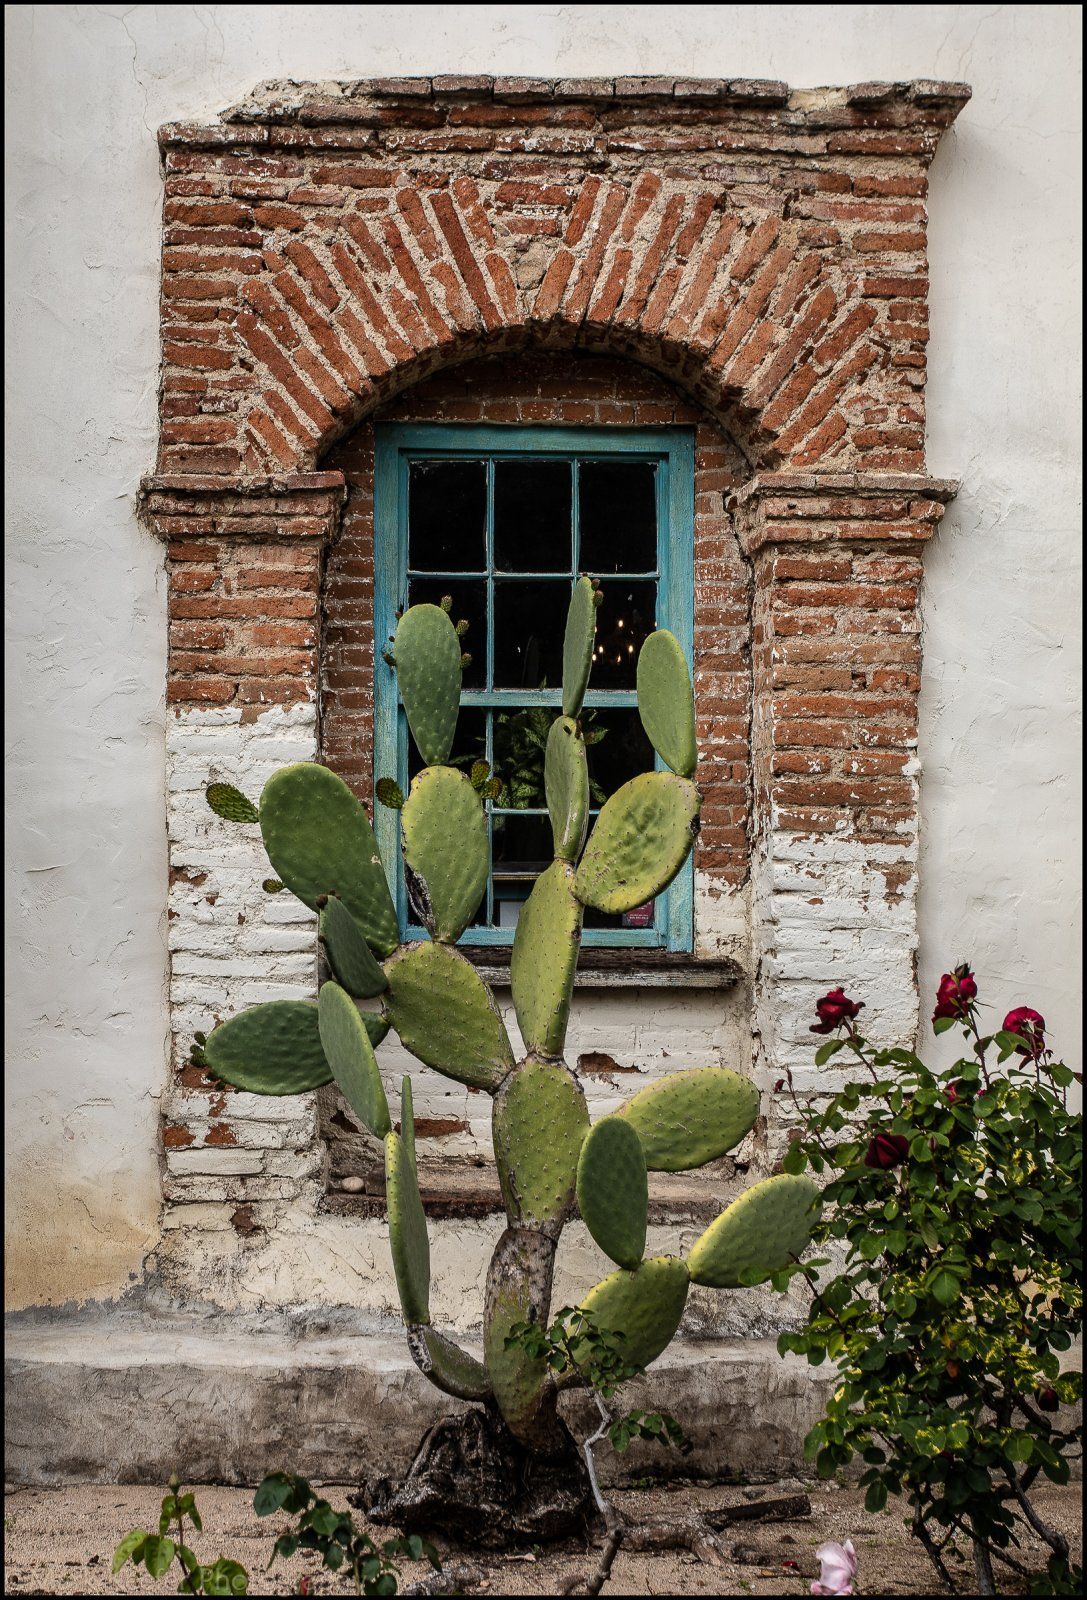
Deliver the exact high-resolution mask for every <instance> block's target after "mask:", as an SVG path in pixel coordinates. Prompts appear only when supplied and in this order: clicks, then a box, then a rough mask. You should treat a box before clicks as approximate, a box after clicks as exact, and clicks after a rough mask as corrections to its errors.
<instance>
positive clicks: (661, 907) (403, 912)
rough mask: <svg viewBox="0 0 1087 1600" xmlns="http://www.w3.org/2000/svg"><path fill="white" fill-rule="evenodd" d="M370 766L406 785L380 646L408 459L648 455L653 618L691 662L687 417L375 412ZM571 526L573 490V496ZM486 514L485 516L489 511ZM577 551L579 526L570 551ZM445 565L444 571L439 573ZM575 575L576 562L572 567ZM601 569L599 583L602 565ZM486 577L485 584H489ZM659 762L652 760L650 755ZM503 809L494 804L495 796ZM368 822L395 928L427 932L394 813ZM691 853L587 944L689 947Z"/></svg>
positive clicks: (520, 693)
mask: <svg viewBox="0 0 1087 1600" xmlns="http://www.w3.org/2000/svg"><path fill="white" fill-rule="evenodd" d="M374 435H375V440H374V442H375V454H374V637H375V650H374V777H375V781H376V780H377V779H378V778H382V777H391V776H393V775H394V774H395V776H396V779H397V781H398V782H399V783H400V785H401V787H402V788H405V789H406V787H407V771H408V731H407V719H406V718H405V716H404V713H403V709H402V708H401V706H400V703H399V696H398V693H397V686H396V674H395V672H394V671H393V669H392V668H391V667H390V666H389V665H388V663H387V662H386V661H385V660H384V658H383V651H384V650H385V649H386V648H387V647H388V639H389V637H390V635H392V634H394V633H395V632H396V613H397V611H399V610H402V609H403V608H404V606H406V604H407V587H408V568H407V556H408V550H407V516H408V471H409V464H410V462H411V461H412V460H413V459H418V458H419V457H425V458H429V459H434V458H445V459H454V460H455V459H457V458H463V457H467V458H472V457H479V456H486V457H488V458H494V457H496V456H503V457H508V456H534V457H540V456H550V457H560V458H561V457H564V456H565V457H567V458H573V457H579V458H584V457H587V458H590V459H600V458H601V457H609V458H615V457H623V456H627V457H629V458H632V459H636V460H638V461H640V462H644V461H647V460H650V461H654V462H655V463H656V465H657V473H656V493H657V626H658V627H660V628H668V629H670V630H671V632H672V633H674V634H675V636H676V638H677V639H678V640H679V642H680V644H681V645H682V646H683V649H684V652H685V654H686V656H687V662H688V665H690V664H691V662H692V660H693V651H694V432H693V430H692V429H688V428H589V427H562V428H552V427H514V426H505V427H500V426H492V427H478V426H472V425H470V424H460V423H443V424H413V423H385V424H378V425H377V426H376V427H375V430H374ZM493 476H494V474H493V468H489V469H488V480H489V486H490V488H489V494H488V501H489V503H491V504H493ZM574 505H575V509H574V518H575V529H576V518H577V509H576V496H575V501H574ZM489 520H490V516H489V518H488V521H489ZM576 558H577V546H576V534H575V547H574V562H575V563H576ZM445 576H450V577H451V576H453V574H445ZM572 576H573V574H572ZM591 576H599V577H600V578H601V581H602V582H603V583H605V584H606V583H607V580H608V576H609V574H607V573H601V574H591ZM492 592H493V586H491V585H488V593H489V594H490V593H492ZM561 698H562V697H561V691H560V690H559V689H554V690H550V689H547V690H537V691H532V692H526V691H524V690H508V691H501V690H495V691H491V692H485V691H482V690H477V691H469V690H466V691H465V693H464V695H463V697H462V702H461V703H462V705H464V706H473V705H474V706H485V707H486V706H489V707H492V708H493V707H495V706H498V707H501V706H518V707H520V706H526V705H554V706H555V707H556V709H557V708H558V705H559V703H560V701H561ZM586 704H587V705H597V706H601V707H608V706H630V705H632V704H634V697H633V692H632V691H625V690H624V691H618V690H598V691H596V692H593V690H592V688H591V684H590V691H589V694H588V695H587V697H586ZM661 765H662V763H661V762H660V761H659V760H658V761H657V766H658V767H660V766H661ZM499 809H501V808H499ZM374 823H375V829H376V833H377V838H378V843H379V845H380V847H381V856H382V860H383V861H384V862H385V870H386V873H387V874H388V877H389V885H390V888H391V890H392V893H393V897H394V899H395V901H396V905H397V912H398V915H399V918H400V928H401V934H402V936H403V937H404V938H405V939H408V940H413V939H421V938H424V937H425V936H426V935H425V930H424V929H423V928H422V927H418V926H416V925H414V924H413V923H412V922H411V921H410V920H409V915H408V901H407V889H406V885H405V882H404V873H403V870H402V864H401V855H400V838H399V818H398V815H397V813H396V812H395V811H392V810H390V809H389V808H388V807H387V806H382V805H380V804H379V803H378V802H377V799H376V795H375V798H374ZM693 881H694V868H693V862H692V861H688V862H687V864H686V865H685V867H684V868H683V870H682V871H681V872H680V873H679V875H678V876H677V877H676V878H675V879H674V880H673V882H672V884H671V885H670V886H669V888H668V889H667V890H666V891H665V893H664V894H662V895H659V896H658V897H657V901H656V904H655V907H654V912H655V915H654V924H653V926H652V927H650V928H595V929H594V928H586V929H585V931H584V934H583V937H582V943H583V945H585V946H586V947H590V946H592V947H603V948H608V947H616V946H618V947H621V948H630V947H638V946H643V947H646V948H649V949H656V950H672V951H690V950H691V949H692V948H693V942H694V912H693ZM461 942H462V943H464V944H467V945H473V946H483V945H497V946H503V945H509V944H512V942H513V929H512V928H469V929H468V930H467V931H466V933H465V934H464V936H463V939H462V941H461Z"/></svg>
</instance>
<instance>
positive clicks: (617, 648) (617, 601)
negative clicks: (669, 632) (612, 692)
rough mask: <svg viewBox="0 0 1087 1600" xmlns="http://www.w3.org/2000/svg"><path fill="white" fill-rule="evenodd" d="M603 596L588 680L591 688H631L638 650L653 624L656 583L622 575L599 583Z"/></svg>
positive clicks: (633, 681)
mask: <svg viewBox="0 0 1087 1600" xmlns="http://www.w3.org/2000/svg"><path fill="white" fill-rule="evenodd" d="M601 589H602V590H603V592H604V599H603V601H602V602H601V604H600V606H599V608H598V610H597V613H596V645H595V654H594V657H593V671H592V677H591V678H590V680H589V682H590V684H591V686H592V688H594V689H633V688H634V687H635V673H636V669H637V664H638V651H639V650H640V649H641V647H642V641H643V640H644V639H645V637H646V635H647V634H649V633H652V632H653V629H654V628H655V627H656V625H657V623H656V616H657V586H656V584H655V583H652V582H642V583H629V582H626V581H625V580H624V579H622V578H611V579H606V580H605V581H604V582H603V583H602V584H601Z"/></svg>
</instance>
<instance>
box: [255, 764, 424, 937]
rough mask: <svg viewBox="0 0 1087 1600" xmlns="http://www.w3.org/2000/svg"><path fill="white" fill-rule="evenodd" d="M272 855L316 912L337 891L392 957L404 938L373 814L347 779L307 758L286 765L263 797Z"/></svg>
mask: <svg viewBox="0 0 1087 1600" xmlns="http://www.w3.org/2000/svg"><path fill="white" fill-rule="evenodd" d="M260 831H261V834H262V835H263V838H264V848H265V849H266V850H267V852H268V859H269V860H270V861H271V863H272V866H273V867H274V868H275V870H276V871H277V872H278V874H279V876H280V877H281V878H282V879H283V882H284V883H285V884H286V885H287V887H288V889H290V890H291V891H292V893H294V894H296V895H297V896H298V898H299V900H301V901H303V902H304V903H305V904H306V905H307V906H309V907H310V909H311V910H313V911H316V910H317V900H318V897H319V896H320V895H323V894H329V895H330V894H338V895H339V897H340V899H341V900H342V901H343V903H344V905H345V906H346V907H347V909H348V911H350V913H351V915H352V916H353V917H354V919H355V921H356V922H357V923H358V925H359V927H360V928H361V929H362V932H363V935H364V937H365V939H366V942H367V944H370V945H372V946H373V947H374V949H375V950H377V951H378V952H379V953H380V954H381V955H388V954H389V952H390V950H393V949H394V948H395V947H396V945H397V944H398V943H399V940H400V931H399V927H398V924H397V920H396V911H395V908H394V906H393V902H392V896H391V895H390V894H389V885H388V883H387V881H386V878H385V870H384V868H383V867H382V865H381V857H380V855H379V854H378V848H377V840H376V839H375V838H374V830H373V828H371V826H370V819H369V817H368V816H367V815H366V812H365V811H364V810H363V808H362V806H361V805H360V804H359V802H358V801H357V800H356V799H355V796H354V795H353V794H352V793H351V790H350V789H349V788H348V787H347V785H346V783H344V781H343V779H342V778H337V777H336V775H335V773H333V772H330V771H329V770H328V768H327V767H319V766H317V765H316V764H315V763H314V762H311V761H304V762H300V763H298V764H297V765H296V766H293V767H281V768H280V770H279V771H278V772H276V773H274V774H273V775H272V777H270V778H269V779H268V782H267V783H266V784H265V785H264V792H263V794H262V795H261V797H260Z"/></svg>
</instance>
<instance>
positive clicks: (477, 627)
mask: <svg viewBox="0 0 1087 1600" xmlns="http://www.w3.org/2000/svg"><path fill="white" fill-rule="evenodd" d="M445 595H448V596H449V597H450V599H451V600H452V602H453V609H452V610H451V611H450V613H449V615H450V617H451V618H452V620H453V621H454V622H461V621H464V622H467V624H468V631H467V632H466V633H465V634H464V635H463V636H462V638H461V649H462V650H463V651H464V652H465V653H466V654H467V655H470V656H471V658H472V659H471V661H470V662H469V663H468V665H467V666H466V667H465V669H464V676H463V678H462V680H461V681H462V683H463V685H464V687H465V688H466V689H482V687H483V685H484V682H485V680H486V674H487V584H486V581H485V580H484V579H483V578H479V579H477V580H476V581H475V582H464V581H463V580H461V579H458V578H412V580H411V582H410V583H409V584H408V604H409V606H418V605H423V604H427V605H432V606H437V605H440V604H441V602H442V599H443V597H444V596H445ZM390 648H391V646H390Z"/></svg>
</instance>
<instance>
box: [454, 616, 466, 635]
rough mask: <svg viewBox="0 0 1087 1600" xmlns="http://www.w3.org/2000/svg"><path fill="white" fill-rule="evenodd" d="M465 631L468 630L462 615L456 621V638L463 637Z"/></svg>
mask: <svg viewBox="0 0 1087 1600" xmlns="http://www.w3.org/2000/svg"><path fill="white" fill-rule="evenodd" d="M467 632H468V624H467V622H466V621H465V619H464V618H463V617H461V619H460V621H459V622H458V623H457V638H458V639H463V638H464V635H465V634H466V633H467Z"/></svg>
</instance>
